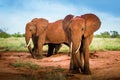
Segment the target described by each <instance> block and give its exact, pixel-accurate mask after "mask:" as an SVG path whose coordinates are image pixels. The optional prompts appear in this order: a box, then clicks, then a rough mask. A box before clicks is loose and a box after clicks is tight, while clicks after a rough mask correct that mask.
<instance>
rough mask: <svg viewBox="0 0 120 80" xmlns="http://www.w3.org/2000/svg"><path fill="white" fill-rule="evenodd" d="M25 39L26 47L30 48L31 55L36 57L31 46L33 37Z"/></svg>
mask: <svg viewBox="0 0 120 80" xmlns="http://www.w3.org/2000/svg"><path fill="white" fill-rule="evenodd" d="M25 40H26V46H25V47H27V48H28V50H29V52H30V54H31V56H32V57H33V58H34V54H33V51H32V49H31V46H30V40H31V38H28V37H25Z"/></svg>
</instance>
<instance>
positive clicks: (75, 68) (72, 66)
mask: <svg viewBox="0 0 120 80" xmlns="http://www.w3.org/2000/svg"><path fill="white" fill-rule="evenodd" d="M70 71H71V72H72V73H79V65H78V62H77V59H76V56H75V55H73V54H72V55H71V60H70Z"/></svg>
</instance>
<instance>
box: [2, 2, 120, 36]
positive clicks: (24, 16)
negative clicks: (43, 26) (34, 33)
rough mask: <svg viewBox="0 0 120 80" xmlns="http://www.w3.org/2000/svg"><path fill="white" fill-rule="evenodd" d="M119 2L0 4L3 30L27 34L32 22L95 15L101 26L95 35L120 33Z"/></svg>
mask: <svg viewBox="0 0 120 80" xmlns="http://www.w3.org/2000/svg"><path fill="white" fill-rule="evenodd" d="M119 5H120V0H0V28H2V29H4V30H6V31H7V33H10V34H14V33H18V32H19V33H22V34H23V33H25V26H26V24H27V23H28V22H30V21H31V20H32V19H33V18H46V19H47V20H49V22H54V21H56V20H59V19H63V18H64V17H65V16H66V15H68V14H73V15H76V16H79V15H83V14H86V13H93V14H96V15H97V16H98V17H99V18H100V20H101V22H102V24H101V27H100V29H99V30H98V31H96V32H95V33H96V34H99V33H101V32H105V31H108V32H109V31H118V32H119V33H120V6H119Z"/></svg>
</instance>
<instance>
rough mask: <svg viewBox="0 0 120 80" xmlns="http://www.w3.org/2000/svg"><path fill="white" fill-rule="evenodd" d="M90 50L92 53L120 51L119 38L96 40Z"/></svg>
mask: <svg viewBox="0 0 120 80" xmlns="http://www.w3.org/2000/svg"><path fill="white" fill-rule="evenodd" d="M90 50H92V51H98V50H99V51H106V50H120V39H119V38H94V39H93V41H92V43H91V45H90Z"/></svg>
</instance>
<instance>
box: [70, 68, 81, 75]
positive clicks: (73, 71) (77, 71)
mask: <svg viewBox="0 0 120 80" xmlns="http://www.w3.org/2000/svg"><path fill="white" fill-rule="evenodd" d="M70 72H71V73H73V74H78V73H80V71H79V69H74V70H70Z"/></svg>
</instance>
